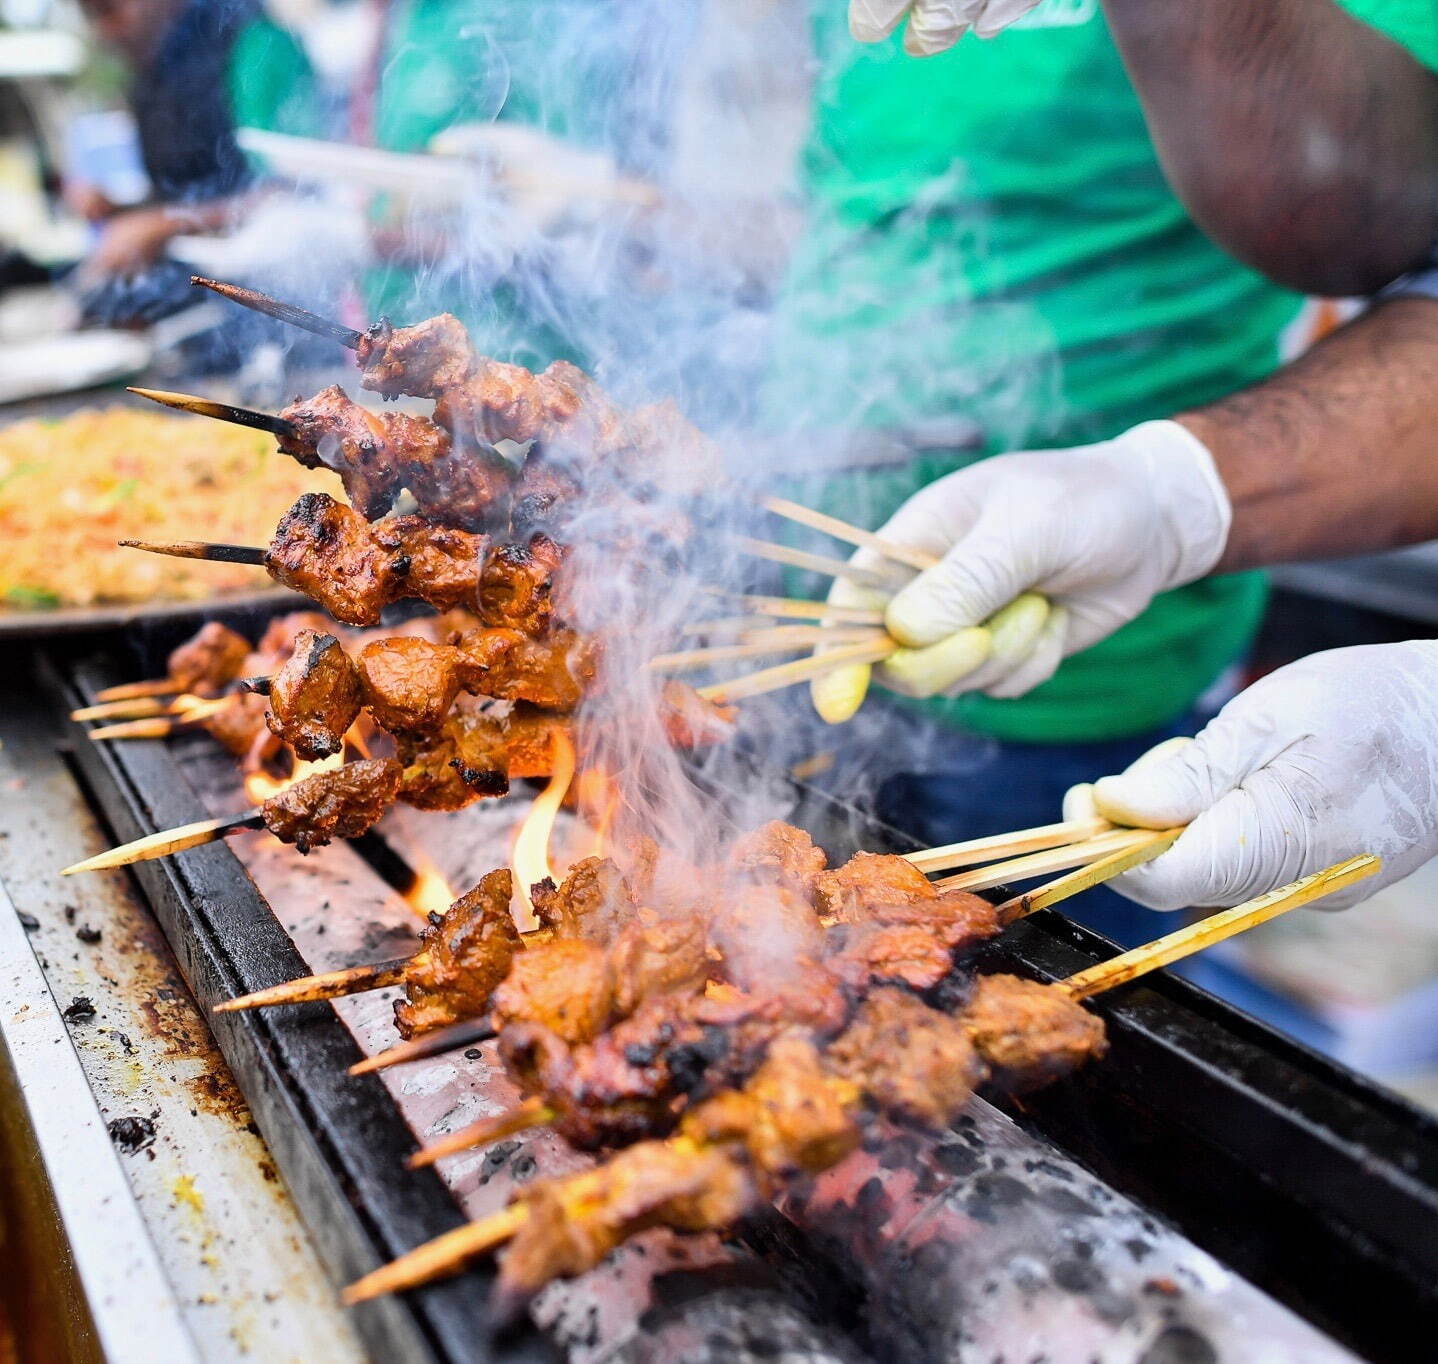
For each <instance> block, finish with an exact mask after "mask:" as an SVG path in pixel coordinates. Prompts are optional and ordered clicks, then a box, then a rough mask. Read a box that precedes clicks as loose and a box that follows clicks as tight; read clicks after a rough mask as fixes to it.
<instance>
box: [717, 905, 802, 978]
mask: <svg viewBox="0 0 1438 1364" xmlns="http://www.w3.org/2000/svg"><path fill="white" fill-rule="evenodd" d="M710 933H711V935H712V937H713V939H714V942H715V944H716V945H717V946H718V948H719V949H720V951H721V952H722V953H723V954H724V966H723V971H724V976H725V978H726V979H727V980H729V981H730V982H732V983H733V984H735V985H737V986H738V987H739V988H740V989H743V990H751V991H757V992H759V993H769V992H772V991H774V990H777V989H779V988H782V987H783V985H784V984H785V981H786V978H789V977H792V975H793V972H794V970H795V965H796V963H802V962H814V961H817V960H818V957H819V953H820V951H821V949H822V945H823V929H822V925H821V924H820V923H819V916H818V915H817V914H815V913H814V908H813V906H812V905H811V904H810V903H809V902H808V900H806V899H805V898H804V897H802V896H800V895H797V894H795V892H794V891H792V890H790V889H789V888H788V887H787V886H780V885H769V886H766V885H743V884H740V885H738V886H735V887H734V888H733V889H732V890H731V891H730V892H728V893H727V894H725V895H724V897H723V899H722V902H721V903H720V904H719V905H718V907H717V908H716V911H715V913H714V917H713V922H712V924H711V926H710Z"/></svg>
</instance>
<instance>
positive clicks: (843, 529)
mask: <svg viewBox="0 0 1438 1364" xmlns="http://www.w3.org/2000/svg"><path fill="white" fill-rule="evenodd" d="M762 506H763V507H764V510H765V511H770V512H773V513H774V515H775V516H782V517H783V518H784V519H785V520H786V521H797V522H798V523H799V524H800V525H801V526H808V527H809V528H810V529H811V530H821V531H823V532H824V533H825V534H826V535H832V536H833V537H834V539H836V540H843V541H844V542H845V543H846V544H850V545H858V546H860V547H861V548H863V549H872V550H873V551H874V552H875V553H876V554H882V555H883V556H884V558H886V559H889V560H891V561H892V562H894V563H899V564H907V565H908V566H909V567H910V568H914V569H918V571H919V572H920V573H922V572H923V571H924V570H925V569H929V568H933V567H934V565H935V564H937V563H938V562H939V560H938V559H937V557H936V556H934V555H932V554H925V553H924V552H923V551H922V550H918V549H910V548H909V546H908V545H899V544H895V543H894V542H893V541H891V540H885V539H884V538H883V536H881V535H875V534H874V533H873V531H868V530H861V529H860V528H859V527H858V526H851V525H850V524H849V523H848V522H847V521H840V520H839V518H838V517H837V516H826V515H825V514H824V513H823V512H817V511H814V510H813V508H811V507H803V506H800V505H799V503H797V502H790V501H789V499H788V498H786V497H766V498H764V499H763V502H762Z"/></svg>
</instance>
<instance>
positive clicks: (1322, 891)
mask: <svg viewBox="0 0 1438 1364" xmlns="http://www.w3.org/2000/svg"><path fill="white" fill-rule="evenodd" d="M1169 832H1171V831H1170V830H1165V831H1163V833H1164V834H1167V833H1169ZM1381 865H1382V864H1381V862H1380V860H1379V859H1378V858H1376V857H1373V856H1371V855H1368V854H1365V855H1363V856H1360V857H1353V858H1349V859H1348V860H1347V861H1346V862H1340V863H1337V864H1336V865H1335V866H1332V867H1329V868H1327V869H1326V870H1324V871H1320V872H1315V873H1314V874H1313V875H1312V876H1305V877H1304V878H1302V880H1299V881H1295V882H1293V883H1292V884H1291V885H1287V886H1281V887H1279V889H1277V890H1274V891H1270V892H1269V893H1268V894H1267V895H1260V896H1258V897H1257V898H1256V899H1253V900H1249V901H1247V902H1246V903H1244V904H1241V905H1238V906H1236V907H1235V908H1233V909H1228V910H1222V911H1220V912H1219V913H1217V914H1213V915H1210V916H1209V917H1208V918H1206V919H1202V920H1200V921H1199V922H1198V923H1196V924H1191V925H1189V926H1188V927H1187V928H1181V929H1179V930H1178V931H1177V932H1175V933H1169V934H1167V935H1165V936H1164V937H1162V938H1159V939H1157V940H1155V941H1154V942H1151V943H1147V944H1146V945H1144V946H1143V947H1137V948H1135V949H1134V950H1133V951H1132V952H1125V953H1123V954H1122V955H1120V956H1117V957H1114V958H1112V959H1111V960H1109V961H1106V962H1100V963H1099V964H1098V965H1097V966H1092V967H1089V968H1088V969H1086V970H1083V971H1079V972H1078V973H1076V974H1075V975H1072V976H1070V977H1068V979H1067V980H1064V981H1060V982H1057V985H1058V988H1060V989H1063V990H1066V991H1067V992H1068V993H1069V994H1070V995H1071V996H1072V997H1073V998H1074V999H1089V998H1092V997H1093V996H1094V995H1096V994H1099V993H1101V992H1102V991H1104V990H1109V989H1112V988H1114V987H1115V986H1118V985H1122V984H1126V983H1127V982H1128V981H1130V980H1133V979H1135V978H1136V977H1138V976H1141V975H1144V974H1145V973H1147V972H1149V971H1153V970H1156V969H1157V968H1159V967H1161V966H1171V965H1172V964H1173V963H1174V962H1175V961H1179V960H1181V959H1182V958H1184V957H1187V956H1191V955H1192V954H1193V953H1195V952H1200V951H1202V950H1203V949H1204V948H1206V947H1210V946H1212V945H1213V944H1214V943H1218V942H1222V941H1223V940H1224V939H1226V938H1231V937H1233V936H1234V935H1235V934H1238V933H1242V932H1244V931H1245V930H1246V929H1249V928H1252V927H1254V926H1255V925H1257V924H1261V923H1265V922H1267V921H1268V920H1269V919H1272V918H1275V917H1276V916H1278V915H1279V914H1282V913H1284V912H1286V911H1287V910H1290V909H1294V908H1297V907H1298V906H1299V905H1304V904H1309V903H1311V902H1312V901H1314V900H1317V899H1319V898H1320V897H1322V896H1324V895H1329V894H1331V893H1332V892H1334V891H1336V890H1340V889H1342V888H1343V887H1344V886H1349V885H1352V884H1353V883H1354V882H1355V881H1360V880H1362V879H1363V878H1364V877H1366V876H1372V875H1373V873H1374V872H1376V871H1377V870H1378V869H1379V867H1380V866H1381ZM681 1140H682V1139H681ZM431 1149H433V1148H431ZM591 1174H593V1172H586V1174H585V1175H579V1176H576V1178H578V1179H584V1178H586V1176H587V1175H591ZM528 1216H529V1213H528V1209H527V1207H526V1205H525V1204H524V1203H522V1202H518V1203H511V1204H510V1205H509V1206H508V1207H507V1208H504V1209H502V1210H501V1211H499V1212H497V1213H494V1214H492V1215H491V1216H489V1217H486V1218H484V1219H482V1220H481V1221H478V1222H471V1223H470V1224H469V1225H468V1226H464V1227H457V1228H456V1229H455V1230H454V1231H451V1232H446V1233H445V1235H443V1236H440V1237H437V1238H436V1239H435V1240H433V1241H430V1242H427V1243H426V1244H425V1245H422V1246H419V1247H417V1248H416V1249H415V1250H412V1251H410V1252H409V1254H407V1255H402V1256H400V1257H399V1258H398V1259H396V1260H393V1261H391V1262H390V1263H389V1264H387V1265H383V1266H381V1267H380V1268H379V1269H377V1270H375V1271H373V1272H372V1273H370V1274H367V1275H365V1276H364V1278H362V1279H359V1280H358V1281H357V1282H355V1283H353V1284H351V1285H350V1286H349V1287H348V1288H347V1289H345V1290H344V1293H343V1295H342V1297H343V1300H344V1302H345V1303H347V1304H350V1305H353V1304H354V1303H357V1302H363V1301H365V1300H366V1299H369V1298H374V1297H378V1296H380V1295H381V1294H384V1293H393V1292H398V1291H400V1290H402V1289H406V1288H415V1287H418V1286H419V1285H420V1284H424V1283H428V1282H430V1281H431V1280H432V1279H436V1278H439V1277H441V1276H442V1275H444V1274H448V1273H453V1272H454V1271H455V1270H456V1269H458V1267H459V1266H460V1265H462V1264H463V1263H464V1262H465V1261H466V1260H469V1259H472V1258H473V1257H475V1256H477V1255H483V1254H486V1253H488V1252H489V1251H492V1250H495V1249H497V1248H498V1247H499V1246H501V1245H503V1244H504V1242H506V1241H508V1240H509V1239H510V1238H511V1237H513V1236H514V1235H516V1234H517V1233H518V1232H519V1230H520V1229H521V1228H522V1227H523V1226H524V1224H525V1222H526V1221H527V1220H528Z"/></svg>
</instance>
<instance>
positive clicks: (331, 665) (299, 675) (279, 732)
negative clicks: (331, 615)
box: [265, 630, 362, 759]
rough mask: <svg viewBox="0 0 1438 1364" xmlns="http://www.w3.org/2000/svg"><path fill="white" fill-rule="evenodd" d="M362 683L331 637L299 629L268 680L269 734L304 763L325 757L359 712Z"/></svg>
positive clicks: (338, 744)
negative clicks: (292, 650) (291, 645)
mask: <svg viewBox="0 0 1438 1364" xmlns="http://www.w3.org/2000/svg"><path fill="white" fill-rule="evenodd" d="M361 699H362V698H361V694H360V679H359V675H358V674H357V673H356V671H355V665H354V664H353V663H351V662H350V658H349V655H348V654H347V653H345V651H344V648H343V647H342V646H341V644H340V642H339V640H337V639H336V638H335V637H334V636H333V635H331V634H321V633H319V632H318V631H315V630H302V631H300V633H299V635H298V636H297V637H296V639H295V647H294V652H293V653H292V654H291V655H290V656H289V658H288V659H286V660H285V662H284V665H283V666H282V667H281V668H280V670H279V671H278V672H277V673H275V675H274V676H273V678H271V680H270V709H269V713H268V714H267V715H266V716H265V720H266V723H267V724H268V725H269V727H270V732H271V733H272V734H274V735H275V736H276V737H277V738H280V739H283V740H284V741H285V742H286V743H287V744H289V746H290V747H291V748H293V749H294V751H295V752H296V753H298V754H299V755H300V757H302V758H311V759H313V758H328V757H331V756H332V755H334V754H336V753H338V752H339V751H340V750H341V749H342V748H343V747H344V736H345V733H346V732H347V731H348V729H349V727H350V726H351V725H352V724H354V722H355V720H356V719H357V718H358V716H359V713H360V702H361Z"/></svg>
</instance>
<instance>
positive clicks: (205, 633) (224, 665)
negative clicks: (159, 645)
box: [166, 620, 250, 696]
mask: <svg viewBox="0 0 1438 1364" xmlns="http://www.w3.org/2000/svg"><path fill="white" fill-rule="evenodd" d="M249 655H250V642H249V640H247V639H246V638H245V637H244V636H243V635H241V634H236V632H235V631H233V630H231V629H230V627H229V626H228V625H221V624H220V622H219V621H217V620H212V621H207V622H206V623H205V624H204V625H202V626H201V627H200V629H199V631H198V633H197V634H196V635H195V636H194V638H193V639H188V640H186V641H185V643H183V644H182V645H180V647H179V648H178V649H176V650H174V651H173V652H172V653H171V654H170V657H169V661H168V665H167V669H166V675H167V676H168V677H169V679H170V680H171V681H172V682H174V684H175V688H176V690H177V691H187V692H194V693H195V694H196V695H198V696H218V695H219V694H220V692H222V691H223V690H224V689H225V688H226V687H227V686H228V685H229V684H230V683H231V682H233V681H235V679H236V678H238V677H240V676H241V675H242V674H243V672H244V667H245V660H246V659H247V658H248V657H249Z"/></svg>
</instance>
